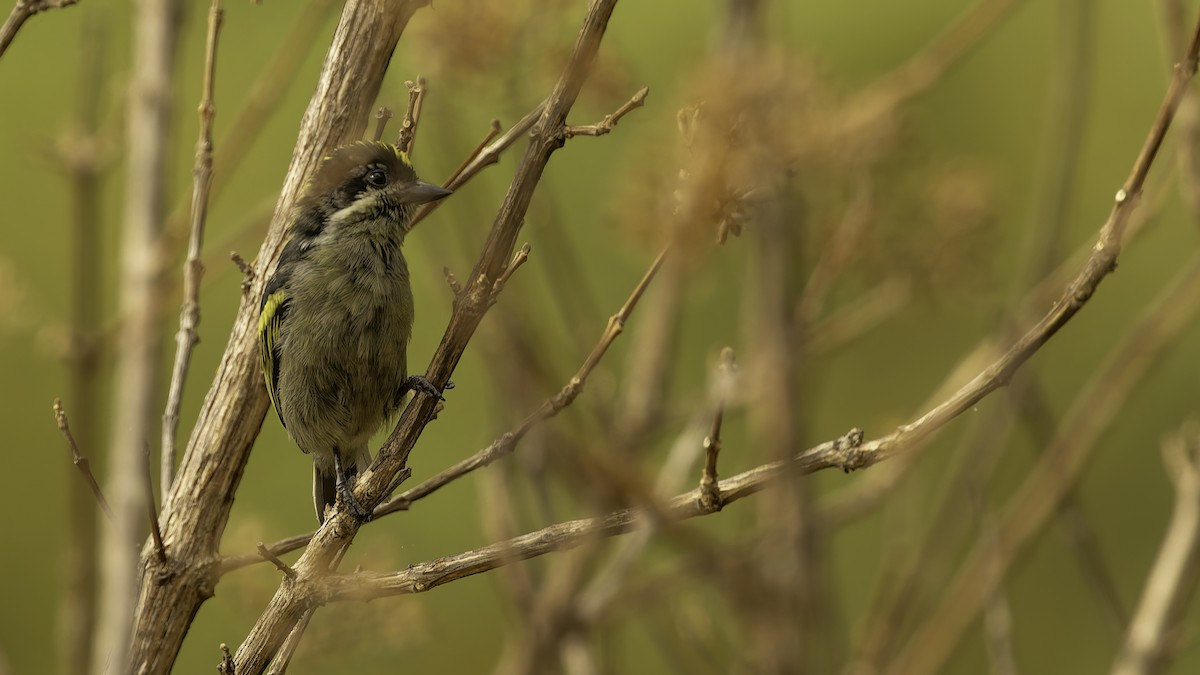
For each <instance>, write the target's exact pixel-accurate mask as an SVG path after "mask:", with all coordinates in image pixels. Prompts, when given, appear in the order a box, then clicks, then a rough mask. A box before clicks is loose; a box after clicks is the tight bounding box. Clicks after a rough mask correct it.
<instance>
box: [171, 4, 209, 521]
mask: <svg viewBox="0 0 1200 675" xmlns="http://www.w3.org/2000/svg"><path fill="white" fill-rule="evenodd" d="M224 16H225V10H223V9H221V0H213V2H212V7H211V8H209V10H208V40H207V41H206V42H205V48H204V84H203V85H202V86H201V94H200V107H199V109H198V113H199V115H200V138H199V139H198V140H197V141H196V161H195V166H194V167H193V168H192V217H191V221H192V230H191V236H190V237H188V247H187V260H186V261H185V262H184V264H183V308H182V309H181V310H180V311H179V332H178V333H176V335H175V365H174V366H173V368H172V369H171V386H170V388H169V390H168V394H167V409H166V411H165V412H164V413H163V431H162V457H161V458H160V460H159V461H160V466H159V470H160V472H161V475H160V478H159V489H160V490H161V491H162V495H163V500H164V501H165V500H166V498H167V494H168V493H169V492H170V491H171V482H172V481H173V480H174V479H175V437H176V435H177V434H178V433H179V408H180V406H182V405H183V387H184V385H185V384H186V382H187V375H188V366H189V365H190V364H191V361H192V348H194V347H195V346H196V343H197V342H199V341H200V336H199V334H197V332H196V329H197V327H198V326H199V325H200V277H201V276H203V275H204V265H203V263H201V262H200V246H201V244H203V242H204V223H205V220H206V219H207V217H208V192H209V188H210V187H212V162H213V146H212V131H213V119H214V118H215V117H216V106H215V105H214V104H213V89H214V87H215V80H216V75H217V40H218V39H219V38H220V34H221V23H222V21H223V20H224Z"/></svg>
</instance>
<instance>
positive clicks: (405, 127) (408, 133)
mask: <svg viewBox="0 0 1200 675" xmlns="http://www.w3.org/2000/svg"><path fill="white" fill-rule="evenodd" d="M404 86H405V87H407V88H408V109H407V110H405V112H404V117H403V118H401V120H400V134H399V136H397V137H396V147H398V148H400V149H401V150H403V151H404V152H406V153H408V154H409V156H410V157H411V156H412V151H413V146H414V145H416V142H417V124H419V123H420V122H421V107H422V104H423V103H424V102H425V86H426V84H425V78H424V77H421V76H420V75H418V76H417V81H416V82H411V81H409V82H405V83H404Z"/></svg>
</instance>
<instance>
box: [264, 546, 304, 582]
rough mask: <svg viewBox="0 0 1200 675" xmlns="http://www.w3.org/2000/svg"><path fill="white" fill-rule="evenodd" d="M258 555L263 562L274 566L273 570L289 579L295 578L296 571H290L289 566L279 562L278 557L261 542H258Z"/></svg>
mask: <svg viewBox="0 0 1200 675" xmlns="http://www.w3.org/2000/svg"><path fill="white" fill-rule="evenodd" d="M258 554H259V555H260V556H262V559H263V560H266V561H267V562H269V563H271V564H272V565H274V566H275V569H277V570H279V571H280V572H283V575H284V576H285V577H287V578H289V579H295V578H296V570H294V569H292V568H291V566H290V565H288V564H287V563H285V562H283V561H282V560H280V559H279V556H277V555H275V554H274V553H272V552H271V551H270V550H269V549H268V548H267V547H266V546H265V545H264V544H263V543H262V542H261V541H260V542H258Z"/></svg>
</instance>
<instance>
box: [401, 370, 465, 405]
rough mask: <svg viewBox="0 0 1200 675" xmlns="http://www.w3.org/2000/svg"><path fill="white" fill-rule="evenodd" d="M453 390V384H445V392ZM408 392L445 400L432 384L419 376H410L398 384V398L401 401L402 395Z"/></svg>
mask: <svg viewBox="0 0 1200 675" xmlns="http://www.w3.org/2000/svg"><path fill="white" fill-rule="evenodd" d="M453 388H454V383H453V382H447V383H446V389H447V390H450V389H453ZM410 391H419V392H421V393H423V394H428V395H430V396H432V397H434V398H436V399H438V400H439V401H445V400H446V398H445V397H444V396H442V392H441V391H440V390H439V389H438V388H437V387H435V386H433V383H432V382H430V381H429V380H427V379H425V378H424V377H421V376H420V375H412V376H410V377H408V378H407V379H405V380H404V381H403V382H401V383H400V398H401V400H403V398H404V395H405V394H407V393H408V392H410Z"/></svg>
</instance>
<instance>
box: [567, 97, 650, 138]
mask: <svg viewBox="0 0 1200 675" xmlns="http://www.w3.org/2000/svg"><path fill="white" fill-rule="evenodd" d="M649 93H650V88H649V87H645V86H643V87H642V88H641V89H638V90H637V93H635V94H634V95H633V97H632V98H630V99H629V100H628V101H626V102H625V103H624V104H623V105H622V106H621V107H620V108H617V109H616V110H615V111H614V112H613V113H611V114H609V115H605V116H604V119H603V120H601V121H599V122H597V123H596V124H584V125H581V126H565V127H563V138H564V139H567V140H570V139H571V138H574V137H575V136H603V135H604V134H607V133H609V132H611V131H612V130H613V129H614V128H615V127H616V126H617V123H619V122H620V121H621V118H622V117H624V116H626V115H628V114H629V113H630V112H632V111H634V110H635V109H637V108H640V107H642V106H643V105H645V104H646V94H649Z"/></svg>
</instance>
